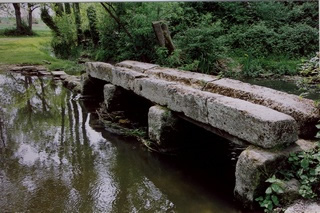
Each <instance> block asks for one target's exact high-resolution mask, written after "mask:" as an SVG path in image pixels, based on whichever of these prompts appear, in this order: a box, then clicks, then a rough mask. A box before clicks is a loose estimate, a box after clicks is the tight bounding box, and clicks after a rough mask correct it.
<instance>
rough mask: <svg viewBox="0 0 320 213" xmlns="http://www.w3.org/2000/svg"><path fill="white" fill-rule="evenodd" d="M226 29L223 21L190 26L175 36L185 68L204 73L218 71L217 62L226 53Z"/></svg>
mask: <svg viewBox="0 0 320 213" xmlns="http://www.w3.org/2000/svg"><path fill="white" fill-rule="evenodd" d="M223 31H224V29H223V28H222V26H221V22H216V23H214V24H211V25H207V26H200V27H194V28H189V29H188V30H186V31H185V32H182V33H179V34H177V35H176V37H175V40H174V41H175V42H176V44H177V47H178V49H180V50H181V53H180V57H181V61H182V62H181V63H182V65H183V68H184V69H188V70H191V71H198V72H202V73H208V74H210V73H211V74H212V73H218V72H219V70H218V69H217V66H216V62H217V60H218V59H219V58H221V57H222V56H223V55H224V52H225V48H224V45H223V43H224V40H223V39H224V37H222V36H221V35H222V34H223Z"/></svg>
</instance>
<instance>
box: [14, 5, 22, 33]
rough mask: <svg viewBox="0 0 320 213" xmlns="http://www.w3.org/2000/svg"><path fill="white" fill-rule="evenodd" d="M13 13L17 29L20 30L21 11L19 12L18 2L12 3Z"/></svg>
mask: <svg viewBox="0 0 320 213" xmlns="http://www.w3.org/2000/svg"><path fill="white" fill-rule="evenodd" d="M13 7H14V13H15V15H16V24H17V31H21V30H22V20H21V12H20V4H19V3H13Z"/></svg>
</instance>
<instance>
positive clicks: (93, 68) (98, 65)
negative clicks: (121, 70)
mask: <svg viewBox="0 0 320 213" xmlns="http://www.w3.org/2000/svg"><path fill="white" fill-rule="evenodd" d="M85 66H86V72H87V74H88V75H90V76H91V77H93V78H97V79H100V80H104V81H107V82H111V81H112V69H113V68H114V66H112V65H111V64H108V63H103V62H86V63H85Z"/></svg>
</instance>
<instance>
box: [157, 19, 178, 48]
mask: <svg viewBox="0 0 320 213" xmlns="http://www.w3.org/2000/svg"><path fill="white" fill-rule="evenodd" d="M152 27H153V31H154V33H155V34H156V36H157V39H158V43H159V45H160V46H161V47H166V48H167V49H168V51H169V54H171V53H172V52H173V51H174V50H175V46H174V44H173V41H172V39H171V36H170V32H169V29H168V26H167V25H166V24H165V23H163V22H162V21H155V22H152Z"/></svg>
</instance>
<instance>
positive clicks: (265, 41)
mask: <svg viewBox="0 0 320 213" xmlns="http://www.w3.org/2000/svg"><path fill="white" fill-rule="evenodd" d="M231 31H232V33H231V34H230V35H229V36H228V39H229V40H230V41H231V42H230V44H231V48H240V49H243V50H245V51H246V52H247V54H248V55H251V56H252V57H263V56H268V55H270V54H273V53H275V52H276V51H277V40H278V34H277V33H275V32H274V30H273V29H272V28H268V27H267V26H266V25H265V23H264V22H259V23H257V24H254V25H252V26H250V27H249V28H248V27H247V26H241V27H234V28H233V29H232V30H231Z"/></svg>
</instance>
